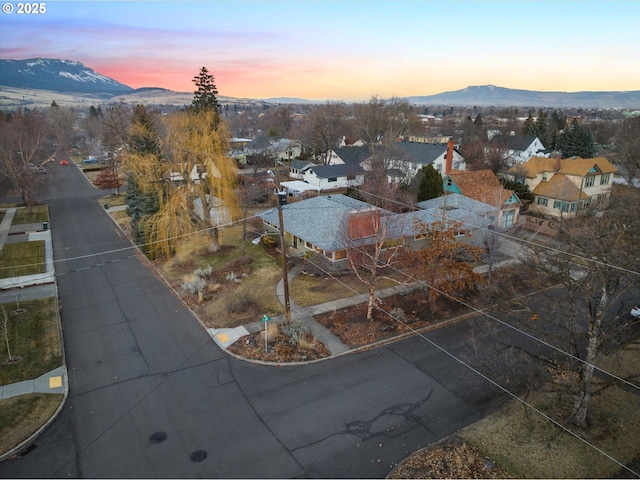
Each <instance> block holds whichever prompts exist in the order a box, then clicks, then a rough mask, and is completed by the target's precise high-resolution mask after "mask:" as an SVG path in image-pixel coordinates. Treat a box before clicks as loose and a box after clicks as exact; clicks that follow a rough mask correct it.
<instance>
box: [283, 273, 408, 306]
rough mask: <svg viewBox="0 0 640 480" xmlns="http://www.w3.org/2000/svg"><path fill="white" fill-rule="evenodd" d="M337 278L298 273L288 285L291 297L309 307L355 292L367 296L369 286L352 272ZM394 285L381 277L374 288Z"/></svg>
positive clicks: (345, 296)
mask: <svg viewBox="0 0 640 480" xmlns="http://www.w3.org/2000/svg"><path fill="white" fill-rule="evenodd" d="M338 278H339V280H340V281H337V280H335V279H332V278H318V277H313V276H310V275H298V276H297V277H296V278H294V279H293V281H292V282H291V283H290V285H289V292H290V294H291V299H292V300H293V301H294V302H296V303H297V304H298V305H300V306H302V307H309V306H311V305H317V304H319V303H325V302H329V301H331V300H336V299H338V298H347V297H353V296H354V295H357V294H363V295H367V296H368V292H369V286H368V285H365V284H364V283H362V282H361V281H360V280H358V278H356V276H355V274H353V273H352V272H349V273H348V274H345V275H341V276H339V277H338ZM395 285H398V284H397V283H395V282H393V281H391V280H387V279H381V280H379V281H378V283H377V285H376V290H380V289H384V288H389V287H393V286H395Z"/></svg>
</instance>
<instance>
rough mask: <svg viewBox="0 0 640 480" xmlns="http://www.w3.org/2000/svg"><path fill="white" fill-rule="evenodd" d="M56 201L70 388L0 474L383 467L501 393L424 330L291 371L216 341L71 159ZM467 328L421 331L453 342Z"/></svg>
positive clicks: (452, 345)
mask: <svg viewBox="0 0 640 480" xmlns="http://www.w3.org/2000/svg"><path fill="white" fill-rule="evenodd" d="M48 172H49V173H48V174H47V175H48V178H49V187H48V189H47V191H46V192H45V193H43V198H44V199H46V200H47V203H48V204H49V207H50V224H51V229H52V235H53V242H54V255H55V260H56V271H57V273H58V276H57V280H58V286H59V295H60V300H61V303H62V322H63V329H64V330H63V332H64V342H65V351H66V359H67V366H68V370H69V382H70V394H69V398H68V400H67V402H66V404H65V406H64V409H63V411H62V412H61V414H60V415H59V417H58V418H57V419H56V420H55V421H54V422H53V424H52V425H51V426H50V427H49V428H48V429H47V430H46V431H45V432H44V433H43V434H42V435H41V436H40V437H39V438H38V439H37V442H36V444H37V447H36V448H35V449H34V450H33V451H31V453H29V454H28V455H25V456H23V457H19V458H16V459H13V460H7V461H4V462H2V463H0V477H3V478H19V477H38V478H45V477H47V478H48V477H82V478H107V477H108V478H122V477H127V478H135V477H144V478H161V477H164V478H296V477H312V478H320V477H325V478H326V477H331V478H382V477H385V476H386V475H387V474H388V473H389V472H390V470H391V469H392V468H393V467H394V466H395V465H396V464H397V463H398V462H400V461H401V460H402V459H403V458H404V457H406V455H408V454H409V453H410V452H412V451H414V450H416V449H418V448H420V447H422V446H424V445H426V444H428V443H431V442H433V441H435V440H437V439H440V438H442V437H443V436H446V435H448V434H450V433H452V432H454V431H456V430H457V429H459V428H461V427H463V426H465V425H467V424H469V423H472V422H474V421H475V420H477V419H479V418H481V416H482V415H483V414H484V413H485V412H486V411H487V410H488V409H490V408H492V407H493V406H495V404H496V402H498V401H499V399H500V398H501V395H500V392H499V391H497V390H496V389H495V388H494V387H492V386H491V385H490V384H488V383H487V382H486V381H484V380H482V379H480V378H479V377H477V376H476V375H474V374H473V373H472V372H470V371H469V370H467V369H465V368H464V367H463V366H461V365H460V364H459V363H457V362H456V361H455V360H453V359H452V358H450V357H449V356H448V355H446V354H445V353H443V352H442V351H440V350H439V349H437V348H435V347H433V346H432V345H430V344H429V343H428V342H426V341H425V340H422V339H419V338H413V339H409V340H406V341H403V342H400V343H396V344H394V345H391V346H387V347H384V348H378V349H375V350H370V351H367V352H363V353H360V354H355V355H347V356H344V357H340V358H337V359H332V360H328V361H323V362H320V363H315V364H310V365H305V366H296V367H269V366H259V365H254V364H251V363H248V362H244V361H239V360H236V359H234V358H232V357H229V356H228V355H227V354H225V353H224V352H223V351H221V350H220V349H219V348H218V347H217V345H216V344H215V343H214V342H213V341H212V340H211V338H210V337H209V335H208V334H207V333H206V331H205V330H204V328H203V327H202V326H201V325H200V323H199V322H198V320H197V318H195V317H194V316H193V315H192V314H191V312H190V311H189V310H188V309H186V308H185V307H184V306H183V305H182V303H181V302H180V301H179V300H178V299H177V298H176V297H175V296H174V295H173V294H172V293H171V291H170V290H169V289H168V288H167V287H166V285H165V284H164V283H163V282H162V280H160V279H158V278H157V277H156V276H155V275H154V274H153V272H152V270H151V269H150V268H149V266H148V264H147V261H146V260H145V259H144V258H142V257H140V256H139V255H137V254H136V252H135V250H133V249H132V248H131V245H130V244H129V242H128V241H127V239H126V238H124V237H123V236H122V234H121V232H120V231H119V230H118V228H117V227H116V226H115V225H114V223H113V222H112V221H111V219H110V218H109V216H108V215H107V214H106V212H105V211H104V210H103V208H102V207H101V206H100V205H99V204H98V202H97V198H99V197H100V195H101V192H96V191H95V190H94V189H93V188H92V187H91V186H90V185H89V183H88V182H87V180H86V179H85V178H84V176H83V175H82V174H81V172H80V171H78V169H77V168H75V167H74V166H72V165H70V166H68V167H64V166H61V165H59V164H52V165H50V168H48ZM464 328H465V325H464V324H459V325H456V326H454V327H450V328H443V329H440V330H437V331H435V332H433V333H432V334H430V335H429V337H430V338H433V339H434V341H436V342H437V343H438V344H439V345H442V346H444V347H446V348H447V349H448V350H450V351H452V352H454V353H455V352H458V353H460V352H461V351H462V350H464V349H465V348H466V347H465V334H464Z"/></svg>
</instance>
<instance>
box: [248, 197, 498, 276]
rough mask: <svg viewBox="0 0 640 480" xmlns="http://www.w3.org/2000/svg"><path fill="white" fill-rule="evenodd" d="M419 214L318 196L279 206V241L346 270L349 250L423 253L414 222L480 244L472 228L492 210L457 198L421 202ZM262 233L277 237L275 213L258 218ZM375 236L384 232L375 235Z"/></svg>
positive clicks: (479, 226)
mask: <svg viewBox="0 0 640 480" xmlns="http://www.w3.org/2000/svg"><path fill="white" fill-rule="evenodd" d="M423 204H424V205H423V206H424V208H423V209H420V210H418V211H415V212H409V213H403V214H396V213H392V212H389V211H387V210H384V209H380V208H378V207H373V206H372V205H370V204H368V203H365V202H362V201H360V200H356V199H354V198H351V197H347V196H345V195H341V194H337V195H333V194H332V195H324V196H316V197H312V198H308V199H306V200H301V201H299V202H294V203H290V204H287V205H284V206H282V217H283V225H284V230H285V232H284V233H285V241H286V244H287V249H288V251H289V253H290V254H291V255H298V256H304V255H305V254H307V253H309V252H316V253H318V254H320V255H322V256H323V258H324V259H325V260H326V262H327V266H328V268H329V269H331V270H334V271H336V270H341V269H344V268H349V261H348V255H349V250H350V249H352V248H359V247H362V246H365V245H372V244H375V243H376V242H380V241H384V242H386V243H388V244H389V245H390V246H393V247H394V248H395V246H396V245H398V244H399V245H401V246H402V247H404V248H423V247H424V246H425V245H426V241H427V240H426V238H425V237H424V235H423V232H422V231H421V230H420V226H419V222H418V220H419V221H421V222H424V223H434V222H442V221H443V220H445V221H457V222H460V224H461V228H460V235H459V238H460V241H463V242H467V243H473V244H481V242H482V239H483V238H484V237H483V235H480V234H477V235H473V234H472V233H471V232H472V231H474V230H476V229H485V230H486V229H487V228H488V227H489V225H491V224H492V223H493V222H494V220H493V219H492V218H491V216H492V212H495V208H494V207H491V206H490V205H486V204H482V203H481V202H477V201H475V200H472V199H469V198H465V197H463V196H462V195H455V194H453V195H450V196H447V198H446V199H445V198H444V197H440V199H434V200H433V201H431V200H430V201H428V202H423ZM258 216H259V217H260V218H262V221H263V224H264V226H265V230H266V232H267V233H278V234H279V231H280V230H279V225H280V223H279V215H278V210H277V209H275V208H272V209H270V210H267V211H264V212H262V213H260V214H259V215H258ZM380 232H384V233H383V234H381V233H380Z"/></svg>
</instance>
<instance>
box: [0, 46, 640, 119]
mask: <svg viewBox="0 0 640 480" xmlns="http://www.w3.org/2000/svg"><path fill="white" fill-rule="evenodd" d="M363 88H366V87H363ZM405 98H406V99H407V101H409V102H410V103H412V104H414V105H425V106H426V105H441V106H456V105H460V106H473V105H475V106H494V107H551V108H562V107H583V108H631V109H640V90H635V91H630V92H615V91H614V92H576V93H567V92H539V91H533V90H517V89H511V88H504V87H496V86H494V85H483V86H475V87H467V88H464V89H462V90H456V91H452V92H444V93H439V94H437V95H428V96H413V97H405ZM192 99H193V92H174V91H171V90H166V89H163V88H139V89H137V90H134V89H133V88H131V87H129V86H127V85H124V84H122V83H120V82H117V81H116V80H114V79H112V78H109V77H106V76H104V75H102V74H100V73H97V72H95V71H94V70H92V69H90V68H88V67H85V66H84V65H83V64H82V63H80V62H75V61H71V60H57V59H52V58H30V59H26V60H0V108H15V107H17V106H26V107H34V108H38V107H43V106H45V107H46V106H48V105H50V104H51V101H52V100H56V102H57V103H58V104H60V105H73V104H79V105H84V104H89V105H92V104H95V103H96V102H98V103H100V102H101V101H124V102H127V103H144V104H155V105H175V106H182V105H188V104H190V103H191V100H192ZM218 100H219V101H220V102H221V103H242V104H245V103H272V104H274V103H276V104H278V103H280V104H286V103H296V104H318V103H325V102H319V101H314V100H305V99H303V98H289V97H278V98H269V99H262V100H261V99H239V98H233V97H222V96H219V97H218Z"/></svg>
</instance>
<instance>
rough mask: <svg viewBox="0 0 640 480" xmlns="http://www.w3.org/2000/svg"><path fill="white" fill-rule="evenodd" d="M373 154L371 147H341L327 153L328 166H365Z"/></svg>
mask: <svg viewBox="0 0 640 480" xmlns="http://www.w3.org/2000/svg"><path fill="white" fill-rule="evenodd" d="M371 155H372V153H371V150H370V149H369V147H364V146H354V147H341V148H336V149H335V150H329V152H328V153H327V165H345V164H356V165H360V166H363V164H365V162H366V160H367V159H369V158H370V157H371Z"/></svg>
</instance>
